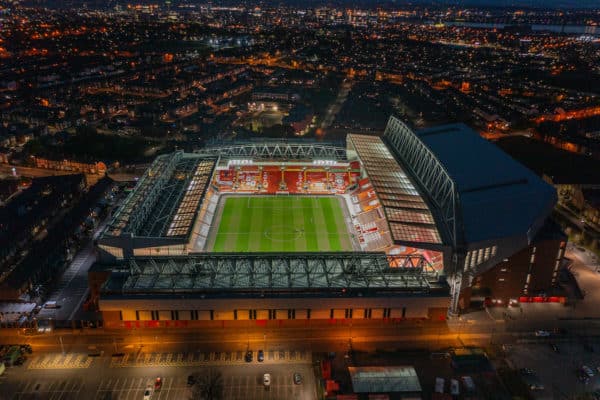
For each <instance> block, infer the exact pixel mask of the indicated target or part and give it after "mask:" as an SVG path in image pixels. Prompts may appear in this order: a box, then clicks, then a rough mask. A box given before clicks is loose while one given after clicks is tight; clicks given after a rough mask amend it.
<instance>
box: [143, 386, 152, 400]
mask: <svg viewBox="0 0 600 400" xmlns="http://www.w3.org/2000/svg"><path fill="white" fill-rule="evenodd" d="M151 397H152V388H151V387H150V386H148V387H147V388H146V390H144V400H150V398H151Z"/></svg>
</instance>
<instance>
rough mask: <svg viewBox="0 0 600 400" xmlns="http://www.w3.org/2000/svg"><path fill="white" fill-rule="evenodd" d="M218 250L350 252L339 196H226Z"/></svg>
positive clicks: (216, 246)
mask: <svg viewBox="0 0 600 400" xmlns="http://www.w3.org/2000/svg"><path fill="white" fill-rule="evenodd" d="M224 201H225V203H224V204H222V205H221V206H222V207H223V208H222V213H221V219H220V221H219V223H218V230H217V233H216V236H215V237H214V240H213V243H214V245H213V246H212V251H214V252H302V251H305V252H318V251H352V241H351V238H350V235H349V234H348V229H347V228H346V224H345V222H344V214H343V212H342V208H341V207H342V206H341V204H340V202H339V199H338V198H336V197H308V196H248V197H226V198H225V199H224Z"/></svg>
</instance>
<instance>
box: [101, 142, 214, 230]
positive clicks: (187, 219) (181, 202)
mask: <svg viewBox="0 0 600 400" xmlns="http://www.w3.org/2000/svg"><path fill="white" fill-rule="evenodd" d="M215 162H216V160H215V159H214V158H204V157H201V156H198V155H194V154H184V153H183V152H182V151H178V152H175V153H171V154H166V155H162V156H159V157H157V158H156V159H155V160H154V162H153V163H152V165H151V166H150V168H148V170H147V171H146V173H145V174H144V176H143V177H142V178H141V179H140V180H139V182H138V184H137V185H136V187H135V189H134V190H133V191H132V192H131V193H130V194H129V196H127V198H126V199H125V201H124V202H123V204H122V205H121V207H120V208H119V210H118V211H117V213H116V214H115V216H114V217H113V219H112V220H111V222H110V223H109V225H108V226H107V229H106V231H105V233H104V234H105V235H107V236H121V235H132V236H137V237H173V238H176V237H186V236H188V235H189V233H190V231H191V228H192V225H193V223H194V219H195V216H196V213H197V211H198V209H199V207H200V205H201V203H202V199H203V197H204V194H205V192H206V188H207V186H208V184H209V183H210V177H211V175H212V172H213V169H214V166H215Z"/></svg>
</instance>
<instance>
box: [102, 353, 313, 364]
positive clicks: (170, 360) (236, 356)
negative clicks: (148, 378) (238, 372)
mask: <svg viewBox="0 0 600 400" xmlns="http://www.w3.org/2000/svg"><path fill="white" fill-rule="evenodd" d="M244 355H245V351H241V350H239V351H223V352H219V351H217V352H195V353H143V352H139V353H126V354H125V355H123V356H122V357H113V358H112V359H111V363H110V366H111V367H112V368H121V367H148V366H163V367H194V366H203V365H229V364H244V363H245V360H244ZM253 362H254V363H257V362H258V361H257V360H256V357H254V361H253ZM311 362H312V357H311V353H310V352H309V351H296V350H286V351H284V350H269V351H265V357H264V362H263V363H265V364H271V363H296V364H310V363H311Z"/></svg>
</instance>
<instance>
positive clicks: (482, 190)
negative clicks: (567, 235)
mask: <svg viewBox="0 0 600 400" xmlns="http://www.w3.org/2000/svg"><path fill="white" fill-rule="evenodd" d="M416 135H417V136H418V137H419V138H420V139H421V140H422V141H423V143H424V144H425V145H426V146H427V147H428V148H429V149H430V150H431V151H432V152H433V153H434V154H435V155H436V157H437V158H438V160H439V161H440V162H441V163H442V164H443V165H444V167H445V169H446V171H447V172H448V174H449V175H450V177H451V178H452V180H453V181H454V183H455V185H456V190H457V192H458V197H459V204H460V210H461V213H462V224H463V228H464V235H465V239H466V241H467V242H479V241H483V240H489V239H495V238H499V237H509V236H515V235H519V234H522V233H525V232H528V231H529V229H530V227H531V226H532V225H534V224H535V223H536V221H537V220H539V219H540V216H542V217H543V218H544V219H545V217H546V216H547V215H548V213H549V212H550V211H551V210H552V208H553V207H554V203H555V202H556V192H555V190H554V188H553V187H552V186H550V185H549V184H547V183H546V182H544V181H543V180H542V179H540V178H539V177H537V176H536V175H535V174H534V173H533V172H532V171H530V170H529V169H527V168H525V167H524V166H523V165H521V164H520V163H518V162H517V161H515V160H514V159H512V158H511V157H510V156H509V155H508V154H506V153H504V152H503V151H502V150H500V149H499V148H498V147H496V145H494V144H493V143H490V142H489V141H487V140H485V139H483V138H482V137H481V136H479V134H477V133H476V132H475V131H473V130H472V129H470V128H468V127H467V126H465V125H463V124H453V125H444V126H440V127H436V128H431V129H425V130H421V131H417V132H416Z"/></svg>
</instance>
